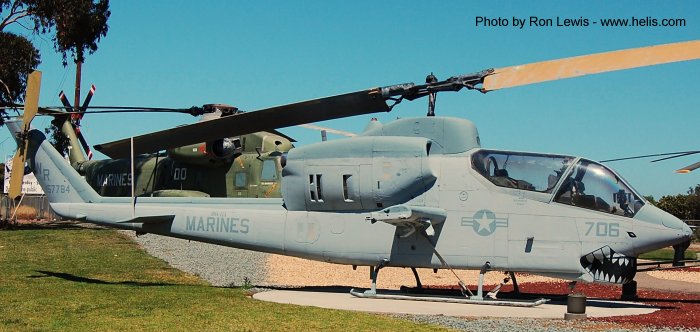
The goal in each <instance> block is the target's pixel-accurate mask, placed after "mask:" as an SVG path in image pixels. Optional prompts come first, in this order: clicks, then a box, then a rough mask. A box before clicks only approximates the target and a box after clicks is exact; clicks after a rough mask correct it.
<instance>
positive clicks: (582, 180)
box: [554, 159, 644, 217]
mask: <svg viewBox="0 0 700 332" xmlns="http://www.w3.org/2000/svg"><path fill="white" fill-rule="evenodd" d="M554 200H555V201H556V202H559V203H564V204H568V205H573V206H579V207H582V208H586V209H591V210H596V211H601V212H607V213H611V214H615V215H620V216H626V217H633V216H634V214H635V213H637V211H639V209H640V208H641V207H642V206H643V205H644V201H642V200H641V199H640V198H639V196H637V194H636V193H635V192H634V191H633V190H632V189H631V188H630V187H628V186H627V185H626V184H625V183H624V182H623V181H622V180H621V179H620V178H619V177H618V176H617V175H615V174H614V173H613V172H612V171H610V170H609V169H607V168H606V167H605V166H603V165H600V164H597V163H595V162H592V161H590V160H584V159H582V160H580V161H579V162H578V163H576V165H575V166H574V167H573V169H572V170H571V172H570V173H569V174H567V176H566V178H565V179H564V181H563V182H562V185H561V187H560V188H559V191H558V192H557V194H556V195H555V196H554Z"/></svg>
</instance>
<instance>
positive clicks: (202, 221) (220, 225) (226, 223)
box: [186, 216, 250, 234]
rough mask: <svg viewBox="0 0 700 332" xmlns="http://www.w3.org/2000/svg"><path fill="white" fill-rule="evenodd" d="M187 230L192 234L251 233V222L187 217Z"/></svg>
mask: <svg viewBox="0 0 700 332" xmlns="http://www.w3.org/2000/svg"><path fill="white" fill-rule="evenodd" d="M186 230H187V231H191V232H217V233H242V234H247V233H248V232H249V231H250V220H249V219H246V218H231V217H218V216H209V217H196V216H187V224H186Z"/></svg>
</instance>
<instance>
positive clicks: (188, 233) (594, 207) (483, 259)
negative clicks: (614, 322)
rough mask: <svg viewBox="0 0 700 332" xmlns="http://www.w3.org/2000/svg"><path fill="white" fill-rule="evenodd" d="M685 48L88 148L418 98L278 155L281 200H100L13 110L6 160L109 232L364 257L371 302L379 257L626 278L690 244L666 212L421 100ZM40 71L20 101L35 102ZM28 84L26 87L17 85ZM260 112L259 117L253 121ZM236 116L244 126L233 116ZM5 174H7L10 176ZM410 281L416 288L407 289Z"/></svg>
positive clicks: (585, 169)
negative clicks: (493, 142) (497, 146)
mask: <svg viewBox="0 0 700 332" xmlns="http://www.w3.org/2000/svg"><path fill="white" fill-rule="evenodd" d="M698 58H700V41H690V42H683V43H676V44H666V45H658V46H652V47H645V48H638V49H628V50H621V51H614V52H607V53H599V54H592V55H585V56H579V57H574V58H566V59H559V60H551V61H545V62H540V63H534V64H528V65H521V66H513V67H506V68H499V69H487V70H484V71H480V72H476V73H473V74H467V75H460V76H454V77H451V78H448V79H447V80H443V81H438V80H437V79H433V78H430V77H429V79H428V80H426V81H427V83H425V84H414V83H406V84H399V85H391V86H384V87H380V88H372V89H367V90H361V91H357V92H352V93H348V94H343V95H338V96H332V97H326V98H320V99H315V100H310V101H305V102H300V103H294V104H289V105H283V106H278V107H273V108H268V109H263V110H259V111H254V112H248V113H242V114H236V115H233V116H229V117H222V118H217V119H212V120H208V121H202V122H199V123H196V124H192V125H186V126H181V127H176V128H172V129H168V130H165V131H161V132H155V133H150V134H146V135H143V136H138V137H133V138H131V139H127V140H120V141H115V142H111V143H107V144H101V145H98V146H96V149H98V150H100V151H102V152H103V153H105V154H106V155H108V156H110V157H118V158H122V157H127V158H128V157H130V156H135V155H138V154H141V153H148V152H152V151H156V150H159V149H164V148H173V147H179V146H185V145H187V144H192V143H195V142H202V141H208V140H210V139H216V138H221V137H231V136H235V135H242V134H244V133H247V132H255V131H259V130H266V129H270V128H282V127H286V126H291V125H296V124H300V123H309V122H316V121H320V120H327V119H334V118H341V117H348V116H355V115H361V114H369V113H375V112H387V111H390V110H391V109H392V108H393V107H394V106H396V105H397V104H398V103H400V102H401V101H403V100H414V99H417V98H420V97H428V98H429V111H428V115H429V116H427V117H419V118H403V119H400V120H396V121H393V122H390V123H387V124H381V123H378V122H375V123H373V124H371V125H370V126H369V127H368V129H367V130H366V131H365V132H363V133H362V134H361V135H358V136H357V137H354V138H349V139H340V140H334V141H328V142H321V143H314V144H310V145H307V146H303V147H296V148H294V149H290V150H289V152H287V153H285V154H283V155H282V156H281V157H280V158H281V165H282V167H283V169H282V181H281V187H282V198H270V199H260V198H258V199H256V198H199V197H186V198H183V197H131V198H128V197H104V196H100V195H99V194H98V193H97V192H96V191H95V190H94V189H93V188H92V187H90V186H89V185H88V184H87V182H85V181H84V180H83V179H82V178H81V176H80V175H79V174H78V173H77V172H76V171H75V170H74V169H73V168H72V167H70V165H68V164H67V163H66V162H65V160H64V159H63V158H62V157H61V155H60V154H59V153H58V152H57V151H56V150H55V149H54V148H53V147H52V146H51V144H49V143H48V142H47V141H46V139H45V136H44V135H43V134H42V133H41V132H40V131H37V130H31V129H30V127H29V126H28V121H27V120H29V119H31V117H32V116H33V115H32V112H35V110H32V108H30V107H26V108H25V114H24V120H25V121H22V120H19V119H17V120H13V121H8V122H7V125H8V129H9V130H10V131H11V133H12V134H13V136H14V137H15V138H16V140H17V143H18V146H19V148H18V152H17V156H16V158H18V159H17V161H16V162H17V164H20V163H24V161H25V159H26V161H27V164H28V166H29V168H30V169H31V170H32V171H33V172H34V174H35V175H36V177H37V180H38V182H39V183H40V185H41V186H42V188H43V189H44V191H45V192H46V194H47V196H48V199H49V202H50V204H51V207H52V208H53V209H54V211H55V212H56V213H57V214H59V215H61V216H64V217H67V218H73V219H77V220H81V221H85V222H91V223H97V224H101V225H107V226H110V227H115V228H120V229H129V230H135V231H137V232H147V233H154V234H160V235H164V236H171V237H178V238H184V239H191V240H196V241H202V242H209V243H215V244H220V245H226V246H232V247H237V248H242V249H249V250H256V251H264V252H269V253H275V254H283V255H290V256H297V257H302V258H307V259H313V260H319V261H324V262H331V263H337V264H347V265H353V266H369V269H370V276H371V278H372V283H371V287H370V289H369V290H367V291H365V292H358V291H353V295H356V296H364V297H382V296H383V295H382V294H377V290H376V281H377V278H378V273H379V271H380V269H382V268H384V267H409V268H411V269H413V271H414V274H415V276H416V281H417V282H418V283H419V277H418V274H417V273H416V272H415V271H416V270H415V268H433V269H443V268H444V269H477V270H480V273H481V276H480V278H479V283H478V290H477V293H476V294H473V292H472V291H471V290H469V289H468V288H466V287H465V286H464V283H463V282H462V281H461V280H460V281H459V284H460V285H461V286H462V289H463V292H464V293H465V295H467V296H468V297H467V299H465V301H467V303H480V304H499V305H502V304H509V305H537V304H539V303H541V302H533V303H529V304H523V302H505V303H504V302H498V301H496V300H488V299H485V298H484V296H483V274H484V273H487V272H488V271H492V270H497V271H504V272H510V273H511V274H512V273H513V272H526V273H533V274H539V275H546V276H552V277H558V278H565V279H570V280H584V281H594V282H604V283H617V284H623V285H629V284H631V283H633V282H634V281H633V279H634V276H635V273H636V272H637V256H638V255H640V254H642V253H644V252H648V251H651V250H655V249H658V248H662V247H666V246H670V245H674V244H678V243H682V242H685V241H687V240H688V239H689V238H690V235H691V230H690V228H689V227H688V226H687V225H686V224H685V223H684V222H682V221H681V220H679V219H677V218H675V217H673V216H672V215H670V214H668V213H666V212H664V211H662V210H660V209H658V208H656V207H655V206H653V205H652V204H649V203H648V202H647V201H646V200H645V199H644V198H643V196H642V195H641V194H639V193H638V192H637V191H636V190H634V189H633V187H632V186H631V185H630V184H629V183H627V182H626V181H625V180H623V179H622V177H621V176H620V175H618V174H617V173H615V172H614V171H613V170H611V169H610V168H608V167H606V166H604V165H602V164H600V163H598V162H595V161H593V160H589V159H586V158H581V157H574V156H567V155H553V154H544V153H532V152H515V151H501V150H492V149H487V148H482V147H481V143H480V136H479V133H478V131H477V129H476V126H475V125H474V124H473V123H471V122H470V121H468V120H466V119H461V118H449V117H437V116H434V114H435V112H434V105H435V103H434V101H435V94H436V93H438V92H443V91H459V90H461V89H463V88H467V89H470V90H476V91H481V92H488V91H493V90H498V89H503V88H507V87H513V86H518V85H525V84H532V83H537V82H544V81H550V80H556V79H561V78H567V77H575V76H582V75H587V74H594V73H600V72H607V71H615V70H621V69H629V68H635V67H642V66H650V65H655V64H663V63H669V62H675V61H685V60H694V59H698ZM39 78H40V74H32V76H31V77H30V80H29V82H30V86H31V87H30V88H29V89H28V91H29V92H28V95H27V100H28V102H27V104H28V105H32V106H33V107H34V108H35V107H36V106H35V105H36V102H34V100H36V99H38V80H39ZM32 87H34V88H32ZM260 120H268V121H260ZM244 124H245V125H244ZM13 178H14V176H13ZM419 284H420V283H419Z"/></svg>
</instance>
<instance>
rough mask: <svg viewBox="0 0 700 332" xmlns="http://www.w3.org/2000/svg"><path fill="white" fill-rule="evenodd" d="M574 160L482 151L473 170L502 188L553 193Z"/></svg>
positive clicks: (519, 153)
mask: <svg viewBox="0 0 700 332" xmlns="http://www.w3.org/2000/svg"><path fill="white" fill-rule="evenodd" d="M573 159H574V158H573V157H568V156H559V155H546V154H536V153H521V152H505V151H489V150H481V151H479V152H476V153H475V154H474V155H472V167H473V168H474V169H475V170H477V171H478V172H479V173H480V174H481V175H482V176H484V177H485V178H487V179H488V180H489V181H491V182H492V183H493V184H495V185H497V186H500V187H506V188H516V189H523V190H530V191H537V192H543V193H551V192H552V191H553V190H554V187H555V186H556V184H557V182H559V179H560V178H561V176H562V174H563V173H564V171H565V170H566V168H567V167H569V164H571V161H573Z"/></svg>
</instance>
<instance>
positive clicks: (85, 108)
mask: <svg viewBox="0 0 700 332" xmlns="http://www.w3.org/2000/svg"><path fill="white" fill-rule="evenodd" d="M94 94H95V85H94V84H93V85H91V86H90V92H88V94H87V96H86V97H85V101H84V102H83V106H81V107H80V112H81V113H80V118H81V119H82V118H83V114H84V113H85V111H86V110H87V108H88V106H89V105H90V100H92V95H94Z"/></svg>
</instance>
